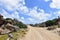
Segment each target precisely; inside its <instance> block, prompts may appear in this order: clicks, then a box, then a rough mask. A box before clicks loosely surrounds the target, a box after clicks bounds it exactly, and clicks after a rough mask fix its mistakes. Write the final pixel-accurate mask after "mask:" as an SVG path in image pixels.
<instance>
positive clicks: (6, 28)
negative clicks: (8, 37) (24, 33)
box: [0, 14, 18, 34]
mask: <svg viewBox="0 0 60 40" xmlns="http://www.w3.org/2000/svg"><path fill="white" fill-rule="evenodd" d="M17 29H18V27H17V26H15V25H13V24H12V21H11V20H9V21H8V20H5V19H4V18H3V16H2V15H1V14H0V34H5V33H9V32H13V31H17Z"/></svg>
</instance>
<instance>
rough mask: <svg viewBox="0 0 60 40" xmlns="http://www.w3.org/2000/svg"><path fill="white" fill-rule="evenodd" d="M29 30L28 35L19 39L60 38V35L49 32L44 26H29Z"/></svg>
mask: <svg viewBox="0 0 60 40" xmlns="http://www.w3.org/2000/svg"><path fill="white" fill-rule="evenodd" d="M28 28H29V31H28V33H27V34H26V36H25V37H24V38H22V39H20V38H19V39H18V40H60V36H58V35H56V34H54V33H51V32H49V31H48V30H45V29H43V28H36V27H31V26H28Z"/></svg>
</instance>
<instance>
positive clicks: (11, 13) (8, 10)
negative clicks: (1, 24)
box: [0, 0, 60, 24]
mask: <svg viewBox="0 0 60 40" xmlns="http://www.w3.org/2000/svg"><path fill="white" fill-rule="evenodd" d="M0 14H1V15H3V16H4V18H12V19H14V18H16V19H18V20H19V21H22V22H23V23H25V24H31V23H32V24H35V23H41V22H45V21H47V20H51V19H54V18H57V17H58V16H60V0H0Z"/></svg>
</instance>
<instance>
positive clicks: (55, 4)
mask: <svg viewBox="0 0 60 40" xmlns="http://www.w3.org/2000/svg"><path fill="white" fill-rule="evenodd" d="M50 7H51V8H57V9H60V0H52V2H51V4H50Z"/></svg>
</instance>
